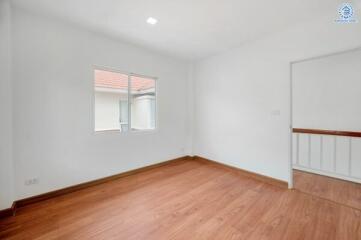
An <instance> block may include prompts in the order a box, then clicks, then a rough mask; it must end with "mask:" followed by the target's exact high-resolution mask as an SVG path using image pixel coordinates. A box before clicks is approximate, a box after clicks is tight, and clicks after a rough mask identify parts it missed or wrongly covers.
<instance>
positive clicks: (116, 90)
mask: <svg viewBox="0 0 361 240" xmlns="http://www.w3.org/2000/svg"><path fill="white" fill-rule="evenodd" d="M94 91H95V105H94V107H95V109H94V110H95V111H94V112H95V131H107V130H119V131H120V132H127V131H129V129H131V130H134V131H140V130H152V129H155V128H156V80H155V79H153V78H148V77H140V76H136V75H131V74H124V73H119V72H115V71H108V70H101V69H95V70H94ZM129 124H130V125H129Z"/></svg>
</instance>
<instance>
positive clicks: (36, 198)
mask: <svg viewBox="0 0 361 240" xmlns="http://www.w3.org/2000/svg"><path fill="white" fill-rule="evenodd" d="M181 161H198V162H202V163H204V164H211V165H213V166H215V167H220V168H223V169H225V170H227V171H230V170H231V171H234V172H236V173H237V174H241V175H243V176H246V177H250V178H253V179H256V180H258V181H262V182H265V183H268V184H272V185H274V186H278V187H281V188H287V187H288V183H287V182H284V181H281V180H278V179H274V178H271V177H267V176H264V175H261V174H257V173H254V172H249V171H246V170H243V169H240V168H237V167H233V166H229V165H226V164H223V163H219V162H216V161H213V160H209V159H206V158H203V157H200V156H193V157H190V156H184V157H180V158H176V159H172V160H168V161H165V162H161V163H157V164H153V165H150V166H146V167H142V168H138V169H135V170H131V171H128V172H124V173H120V174H116V175H113V176H109V177H105V178H101V179H97V180H94V181H90V182H85V183H81V184H78V185H74V186H70V187H66V188H63V189H59V190H55V191H51V192H48V193H43V194H40V195H37V196H33V197H29V198H24V199H21V200H17V201H15V202H14V203H13V205H12V207H11V208H8V209H4V210H0V219H1V218H4V217H10V216H13V215H15V214H16V210H17V209H19V208H21V207H25V206H28V205H30V204H33V203H37V202H41V201H44V200H47V199H50V198H54V197H57V196H61V195H64V194H68V193H72V192H75V191H79V190H81V189H84V188H88V187H91V186H95V185H99V184H102V183H105V182H109V181H112V180H116V179H118V178H122V177H126V176H130V175H133V174H137V173H141V172H144V171H147V170H150V169H153V168H157V167H161V166H164V165H168V164H172V163H177V162H181Z"/></svg>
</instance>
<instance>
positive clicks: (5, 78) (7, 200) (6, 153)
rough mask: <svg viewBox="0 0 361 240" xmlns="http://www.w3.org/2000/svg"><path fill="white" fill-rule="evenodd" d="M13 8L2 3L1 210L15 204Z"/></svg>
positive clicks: (5, 2)
mask: <svg viewBox="0 0 361 240" xmlns="http://www.w3.org/2000/svg"><path fill="white" fill-rule="evenodd" d="M10 32H11V8H10V4H9V1H4V0H2V1H0V36H1V37H0V73H1V77H0V113H1V114H0V210H1V209H4V208H8V207H10V206H11V204H12V202H13V162H12V99H11V98H12V96H11V95H12V94H11V85H12V82H11V51H10V49H11V34H10Z"/></svg>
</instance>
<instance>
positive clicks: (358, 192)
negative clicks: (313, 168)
mask: <svg viewBox="0 0 361 240" xmlns="http://www.w3.org/2000/svg"><path fill="white" fill-rule="evenodd" d="M293 176H294V188H295V189H297V190H299V191H301V192H304V193H308V194H311V195H314V196H317V197H320V198H324V199H328V200H330V201H333V202H336V203H340V204H342V205H346V206H350V207H353V208H356V209H359V210H361V184H360V183H355V182H350V181H344V180H340V179H336V178H331V177H327V176H322V175H318V174H313V173H308V172H304V171H300V170H293Z"/></svg>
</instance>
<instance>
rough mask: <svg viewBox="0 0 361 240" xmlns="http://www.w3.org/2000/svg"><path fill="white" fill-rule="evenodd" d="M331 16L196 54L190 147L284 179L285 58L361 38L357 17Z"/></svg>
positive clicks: (286, 141) (351, 44)
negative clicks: (348, 20) (346, 20)
mask: <svg viewBox="0 0 361 240" xmlns="http://www.w3.org/2000/svg"><path fill="white" fill-rule="evenodd" d="M358 16H359V15H358ZM336 17H337V15H336V9H335V15H332V16H329V17H325V18H322V19H316V18H315V19H310V22H308V23H304V24H300V25H298V26H294V27H292V28H290V29H288V30H284V31H282V32H280V33H277V34H273V35H272V36H268V37H266V38H263V39H260V40H258V41H254V42H250V43H248V44H245V45H243V46H242V47H239V48H237V49H233V50H231V51H229V52H226V53H224V54H221V55H218V56H214V57H211V58H208V59H205V60H202V61H200V62H198V63H197V64H196V66H195V70H194V71H195V74H194V79H195V94H194V96H195V111H194V114H195V124H196V125H195V131H194V154H196V155H201V156H204V157H207V158H210V159H214V160H217V161H220V162H223V163H226V164H230V165H234V166H237V167H240V168H243V169H247V170H249V171H253V172H257V173H260V174H264V175H267V176H270V177H274V178H278V179H281V180H286V181H289V180H290V161H289V159H290V152H289V149H290V147H289V146H290V137H289V125H290V106H289V105H290V62H291V61H295V60H299V59H304V58H309V57H313V56H318V55H323V54H327V53H331V52H335V51H340V50H345V49H349V48H355V47H357V46H360V45H361V24H359V23H358V24H337V23H335V19H336ZM360 20H361V19H360Z"/></svg>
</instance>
